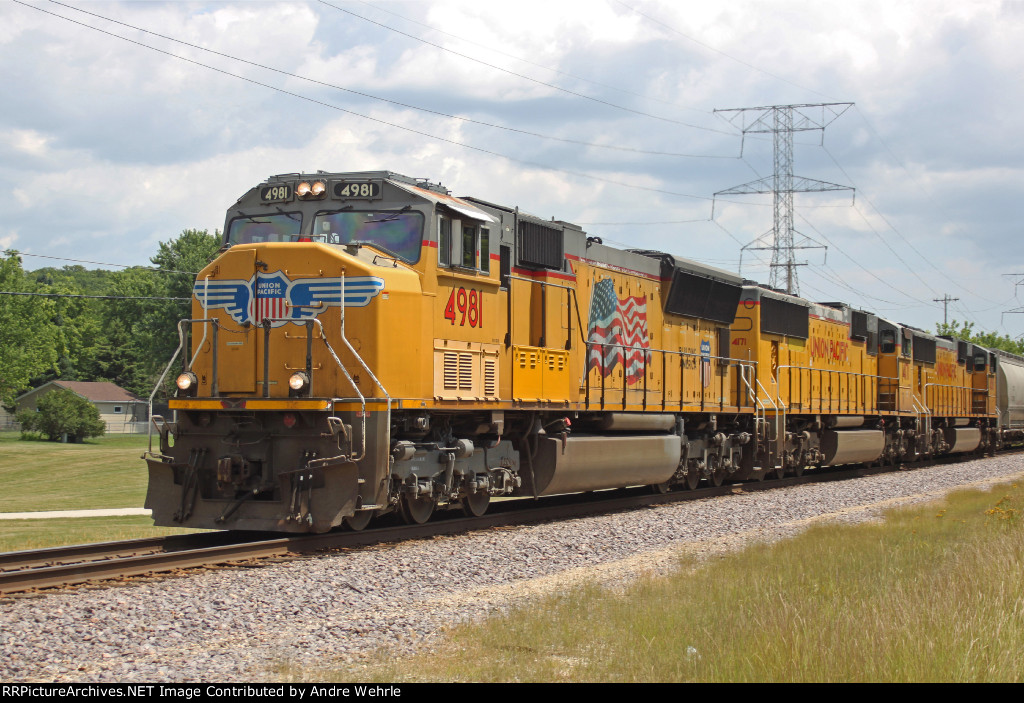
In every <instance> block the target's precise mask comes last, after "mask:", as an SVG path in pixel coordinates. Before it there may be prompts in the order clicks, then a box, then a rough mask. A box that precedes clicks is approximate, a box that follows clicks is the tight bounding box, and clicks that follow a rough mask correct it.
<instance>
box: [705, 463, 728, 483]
mask: <svg viewBox="0 0 1024 703" xmlns="http://www.w3.org/2000/svg"><path fill="white" fill-rule="evenodd" d="M709 461H710V459H709ZM708 480H709V481H711V485H712V486H714V487H715V488H718V487H719V486H721V485H722V482H723V481H725V469H724V468H723V467H721V466H718V462H717V461H716V462H714V463H712V464H711V476H710V478H709V479H708Z"/></svg>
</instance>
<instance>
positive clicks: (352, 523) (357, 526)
mask: <svg viewBox="0 0 1024 703" xmlns="http://www.w3.org/2000/svg"><path fill="white" fill-rule="evenodd" d="M372 519H373V511H372V510H360V511H359V512H357V513H355V514H354V515H349V516H348V517H346V518H345V519H344V520H343V523H344V525H345V527H347V528H348V529H350V530H352V531H353V532H359V531H360V530H365V529H366V526H367V525H369V524H370V520H372Z"/></svg>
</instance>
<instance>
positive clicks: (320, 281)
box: [193, 271, 384, 327]
mask: <svg viewBox="0 0 1024 703" xmlns="http://www.w3.org/2000/svg"><path fill="white" fill-rule="evenodd" d="M341 281H342V279H341V278H300V279H297V280H294V281H293V280H291V279H289V278H288V277H287V276H286V275H285V274H284V272H283V271H275V272H273V273H257V274H254V275H253V276H252V278H250V279H249V280H248V281H245V280H241V279H234V280H226V281H196V284H195V287H194V288H193V295H195V297H196V300H198V301H199V303H200V304H201V305H202V306H203V309H204V310H208V311H209V310H218V309H223V310H224V311H226V312H227V313H228V314H229V315H230V316H231V319H233V320H234V321H235V322H237V323H239V324H244V323H247V322H248V323H252V324H257V325H262V324H263V323H264V321H265V320H266V321H267V322H268V324H269V325H270V326H271V327H280V326H281V325H284V324H285V323H287V322H292V323H294V324H296V325H298V324H302V323H303V322H304V321H305V320H309V319H311V318H314V317H317V316H318V315H320V314H321V313H323V312H325V311H326V310H327V308H337V307H341V304H342V302H341ZM383 288H384V280H383V279H381V278H377V277H376V276H355V277H351V278H349V277H346V278H345V307H347V308H362V307H366V306H367V305H369V304H370V301H371V300H372V299H373V298H375V297H376V296H377V294H378V293H380V292H381V290H383Z"/></svg>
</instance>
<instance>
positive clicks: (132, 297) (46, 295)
mask: <svg viewBox="0 0 1024 703" xmlns="http://www.w3.org/2000/svg"><path fill="white" fill-rule="evenodd" d="M0 295H27V296H35V297H39V298H95V299H98V300H192V298H167V297H160V296H141V295H83V294H80V293H24V292H20V291H12V290H0Z"/></svg>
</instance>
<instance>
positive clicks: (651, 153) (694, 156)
mask: <svg viewBox="0 0 1024 703" xmlns="http://www.w3.org/2000/svg"><path fill="white" fill-rule="evenodd" d="M47 1H48V2H50V3H53V4H54V5H60V6H61V7H65V8H67V9H69V10H75V11H76V12H81V13H82V14H86V15H90V16H92V17H95V18H97V19H101V20H105V21H107V22H112V23H114V24H118V25H121V26H122V27H127V28H129V29H133V30H135V31H137V32H142V33H144V34H149V35H151V36H155V37H160V38H161V39H165V40H167V41H170V42H175V43H176V44H181V45H183V46H187V47H189V48H191V49H196V50H198V51H204V52H206V53H208V54H213V55H215V56H220V57H222V58H226V59H230V60H232V61H238V62H239V63H243V64H247V65H249V66H254V67H256V68H260V69H263V70H265V71H272V72H274V73H279V74H281V75H283V76H287V77H289V78H295V79H297V80H301V81H306V82H307V83H313V84H315V85H319V86H323V87H325V88H331V89H332V90H340V91H343V92H346V93H351V94H353V95H359V96H361V97H364V98H369V99H371V100H377V101H379V102H384V103H388V104H390V105H395V106H397V107H404V108H407V109H410V110H416V111H418V112H425V113H427V114H431V115H436V116H438V117H444V118H447V119H452V120H458V121H461V122H466V123H468V124H475V125H479V126H482V127H488V128H491V129H499V130H504V131H506V132H513V133H515V134H522V135H525V136H530V137H535V138H537V139H544V140H549V141H556V142H562V143H564V144H575V145H577V146H586V147H590V148H595V149H608V150H611V151H625V152H631V153H635V154H645V155H649V156H673V157H677V158H691V159H735V158H739V157H738V156H726V155H722V154H685V153H680V152H673V151H660V150H653V149H638V148H636V147H628V146H622V145H619V144H600V143H597V142H587V141H583V140H581V139H569V138H566V137H556V136H553V135H548V134H541V133H539V132H531V131H529V130H525V129H519V128H517V127H509V126H508V125H502V124H497V123H493V122H486V121H484V120H477V119H474V118H472V117H465V116H464V115H453V114H450V113H447V112H443V111H441V110H433V109H431V108H427V107H422V106H419V105H413V104H411V103H405V102H402V101H400V100H392V99H390V98H384V97H380V96H378V95H373V94H372V93H367V92H364V91H361V90H355V89H352V88H346V87H344V86H340V85H337V84H335V83H328V82H326V81H321V80H317V79H316V78H310V77H308V76H303V75H301V74H297V73H292V72H291V71H285V70H283V69H280V68H275V67H273V66H268V65H266V64H262V63H259V62H257V61H251V60H249V59H244V58H241V57H239V56H234V55H232V54H227V53H224V52H222V51H216V50H214V49H210V48H208V47H205V46H200V45H198V44H193V43H191V42H187V41H184V40H182V39H176V38H175V37H171V36H168V35H166V34H161V33H160V32H154V31H152V30H150V29H145V28H143V27H138V26H136V25H133V24H129V23H127V22H122V21H121V20H116V19H113V18H112V17H107V16H105V15H100V14H97V13H95V12H90V11H88V10H85V9H83V8H81V7H75V6H74V5H68V4H66V3H63V2H59V1H58V0H47ZM30 7H31V6H30ZM58 16H59V15H58Z"/></svg>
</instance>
